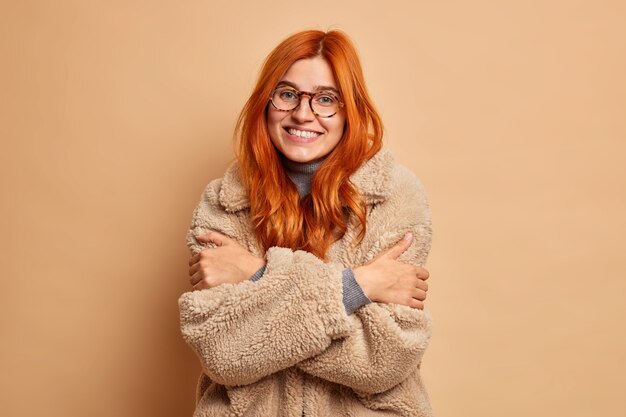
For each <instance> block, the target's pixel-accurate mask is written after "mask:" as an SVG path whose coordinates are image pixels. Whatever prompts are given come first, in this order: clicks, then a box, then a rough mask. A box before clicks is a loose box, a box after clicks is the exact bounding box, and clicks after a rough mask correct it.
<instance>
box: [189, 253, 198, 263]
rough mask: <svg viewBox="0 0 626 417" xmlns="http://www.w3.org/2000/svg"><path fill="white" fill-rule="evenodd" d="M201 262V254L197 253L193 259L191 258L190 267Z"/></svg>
mask: <svg viewBox="0 0 626 417" xmlns="http://www.w3.org/2000/svg"><path fill="white" fill-rule="evenodd" d="M199 260H200V252H198V253H196V254H195V255H193V256H192V257H191V258H189V266H191V265H193V264H196V263H198V261H199Z"/></svg>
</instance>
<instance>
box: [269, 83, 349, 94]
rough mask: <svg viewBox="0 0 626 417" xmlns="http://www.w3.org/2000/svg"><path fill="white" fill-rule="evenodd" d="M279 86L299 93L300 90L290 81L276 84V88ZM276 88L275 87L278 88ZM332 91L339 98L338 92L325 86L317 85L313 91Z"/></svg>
mask: <svg viewBox="0 0 626 417" xmlns="http://www.w3.org/2000/svg"><path fill="white" fill-rule="evenodd" d="M280 85H287V86H289V87H293V88H295V89H296V90H298V91H300V88H299V87H298V86H297V85H296V84H295V83H292V82H291V81H287V80H282V81H280V82H279V83H278V86H280ZM278 86H277V87H278ZM320 90H321V91H332V92H333V93H335V94H336V95H337V96H340V95H341V94H340V93H339V90H337V89H336V88H335V87H330V86H327V85H318V86H316V87H315V89H314V90H313V91H320Z"/></svg>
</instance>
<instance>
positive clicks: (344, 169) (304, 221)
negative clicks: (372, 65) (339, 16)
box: [234, 30, 383, 259]
mask: <svg viewBox="0 0 626 417" xmlns="http://www.w3.org/2000/svg"><path fill="white" fill-rule="evenodd" d="M318 56H319V57H322V58H323V59H325V60H326V61H327V62H328V63H329V65H330V67H331V68H332V71H333V75H334V77H335V80H336V83H337V86H338V89H339V91H340V93H341V97H342V101H343V102H344V107H343V109H342V111H345V113H346V123H345V127H344V132H343V136H342V138H341V140H340V141H339V143H338V144H337V146H336V147H335V149H333V150H332V151H331V153H330V154H329V155H328V157H327V158H326V159H325V160H324V162H323V163H322V165H321V166H320V168H319V170H318V171H317V172H316V173H315V175H314V177H313V182H312V184H311V193H310V194H309V195H307V196H306V197H304V198H302V199H300V196H299V195H298V191H297V189H296V187H295V185H294V184H293V183H292V182H291V180H290V179H289V178H288V176H287V174H286V173H285V171H284V168H283V166H282V162H281V158H280V155H279V154H278V151H277V150H276V148H275V147H274V145H273V144H272V142H271V139H270V136H269V132H268V129H267V122H266V117H267V111H268V104H269V98H270V95H271V94H272V92H273V90H274V88H275V87H276V85H277V84H278V82H279V81H280V79H281V77H282V76H283V75H284V74H285V73H286V72H287V70H288V69H289V67H290V66H291V65H292V64H293V63H294V62H296V61H298V60H301V59H307V58H313V57H318ZM234 136H235V140H236V143H237V159H238V161H239V165H240V170H241V171H240V172H241V176H242V180H243V182H244V184H245V186H246V188H247V190H248V193H249V197H250V215H251V219H252V225H253V228H254V232H255V235H256V237H257V239H258V242H259V244H260V245H261V247H262V248H264V250H267V249H268V248H270V247H272V246H280V247H287V248H291V249H293V250H299V249H301V250H305V251H308V252H311V253H313V254H314V255H316V256H317V257H319V258H321V259H325V258H326V254H327V251H328V249H329V248H330V246H331V245H332V244H333V243H334V242H335V241H336V240H337V239H339V238H340V237H341V236H343V235H344V233H345V232H346V230H347V226H348V224H347V219H348V215H349V214H353V215H354V216H355V217H356V219H358V222H359V223H360V229H359V233H358V235H357V236H356V240H355V242H354V243H357V242H360V241H361V240H362V239H363V237H364V235H365V230H366V205H365V202H364V200H363V197H362V196H361V194H360V193H359V191H358V190H357V189H356V188H355V187H354V185H353V184H352V183H351V182H350V176H351V175H352V174H354V173H355V172H356V170H357V169H358V168H359V167H360V166H361V165H362V164H363V163H364V162H365V161H367V160H368V159H370V158H371V157H372V156H374V155H375V154H376V153H377V152H378V151H379V150H380V148H381V147H382V136H383V126H382V121H381V119H380V116H379V114H378V112H377V111H376V109H375V107H374V105H373V103H372V100H371V99H370V97H369V94H368V92H367V89H366V86H365V80H364V78H363V71H362V69H361V64H360V61H359V57H358V54H357V52H356V49H355V48H354V45H353V44H352V42H351V41H350V39H349V38H348V36H347V35H346V34H345V33H343V32H341V31H337V30H332V31H328V32H323V31H319V30H307V31H303V32H299V33H296V34H294V35H292V36H290V37H288V38H287V39H285V40H284V41H283V42H281V43H280V44H279V45H278V46H277V47H276V48H275V49H274V50H273V51H272V52H271V53H270V54H269V55H268V56H267V58H266V59H265V62H264V64H263V67H262V69H261V72H260V74H259V77H258V80H257V83H256V86H255V87H254V90H253V91H252V94H251V95H250V98H249V99H248V100H247V102H246V104H245V106H244V108H243V109H242V111H241V114H240V115H239V118H238V120H237V124H236V128H235V134H234Z"/></svg>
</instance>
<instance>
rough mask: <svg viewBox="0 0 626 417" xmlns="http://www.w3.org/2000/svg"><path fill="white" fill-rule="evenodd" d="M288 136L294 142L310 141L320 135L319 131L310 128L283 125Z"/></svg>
mask: <svg viewBox="0 0 626 417" xmlns="http://www.w3.org/2000/svg"><path fill="white" fill-rule="evenodd" d="M285 131H286V132H287V134H288V137H289V138H290V139H291V140H293V141H294V142H304V143H306V142H312V141H314V140H316V139H317V138H318V137H320V136H321V135H322V133H321V132H317V131H315V130H310V129H302V128H296V127H292V126H287V127H285Z"/></svg>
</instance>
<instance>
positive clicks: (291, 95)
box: [278, 88, 298, 101]
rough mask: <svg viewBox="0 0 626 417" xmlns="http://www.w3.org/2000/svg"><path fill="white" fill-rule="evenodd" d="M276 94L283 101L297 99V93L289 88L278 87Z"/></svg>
mask: <svg viewBox="0 0 626 417" xmlns="http://www.w3.org/2000/svg"><path fill="white" fill-rule="evenodd" d="M278 96H279V97H280V98H281V100H285V101H295V100H297V99H298V94H296V92H295V91H294V90H292V89H290V88H286V89H279V90H278Z"/></svg>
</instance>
